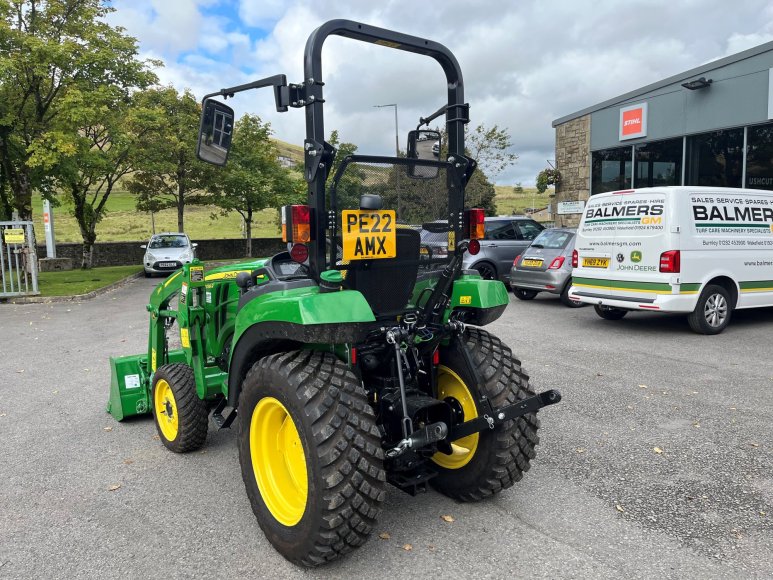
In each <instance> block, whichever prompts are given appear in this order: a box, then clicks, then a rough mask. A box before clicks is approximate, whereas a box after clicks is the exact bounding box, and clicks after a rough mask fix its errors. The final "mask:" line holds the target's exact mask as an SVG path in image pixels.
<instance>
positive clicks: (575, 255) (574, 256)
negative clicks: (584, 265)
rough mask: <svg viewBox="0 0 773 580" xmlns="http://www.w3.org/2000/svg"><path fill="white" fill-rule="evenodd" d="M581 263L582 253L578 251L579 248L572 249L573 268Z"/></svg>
mask: <svg viewBox="0 0 773 580" xmlns="http://www.w3.org/2000/svg"><path fill="white" fill-rule="evenodd" d="M579 263H580V254H578V253H577V250H572V268H577V267H578V264H579Z"/></svg>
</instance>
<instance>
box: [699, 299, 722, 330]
mask: <svg viewBox="0 0 773 580" xmlns="http://www.w3.org/2000/svg"><path fill="white" fill-rule="evenodd" d="M703 315H704V317H705V318H706V322H707V323H708V324H709V326H711V327H713V328H718V327H720V326H722V324H723V323H724V322H725V319H726V318H727V300H725V297H724V296H723V295H722V294H712V295H711V296H709V299H708V300H706V306H705V307H704V309H703Z"/></svg>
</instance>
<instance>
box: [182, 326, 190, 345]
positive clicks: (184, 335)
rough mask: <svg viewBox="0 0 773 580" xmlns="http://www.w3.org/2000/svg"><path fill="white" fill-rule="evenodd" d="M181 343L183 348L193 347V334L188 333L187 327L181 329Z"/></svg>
mask: <svg viewBox="0 0 773 580" xmlns="http://www.w3.org/2000/svg"><path fill="white" fill-rule="evenodd" d="M180 343H181V344H182V345H183V348H190V347H191V336H190V334H188V329H187V328H181V329H180Z"/></svg>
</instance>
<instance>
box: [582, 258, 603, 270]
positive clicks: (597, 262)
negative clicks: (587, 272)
mask: <svg viewBox="0 0 773 580" xmlns="http://www.w3.org/2000/svg"><path fill="white" fill-rule="evenodd" d="M582 267H583V268H608V267H609V258H583V259H582Z"/></svg>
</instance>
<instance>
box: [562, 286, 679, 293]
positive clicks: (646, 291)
mask: <svg viewBox="0 0 773 580" xmlns="http://www.w3.org/2000/svg"><path fill="white" fill-rule="evenodd" d="M572 285H573V286H576V287H578V288H596V289H598V290H617V291H618V292H639V293H641V294H665V295H671V292H666V291H664V290H637V289H634V288H619V287H617V286H594V285H592V284H577V283H574V284H572Z"/></svg>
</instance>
